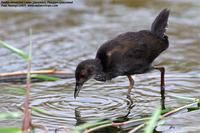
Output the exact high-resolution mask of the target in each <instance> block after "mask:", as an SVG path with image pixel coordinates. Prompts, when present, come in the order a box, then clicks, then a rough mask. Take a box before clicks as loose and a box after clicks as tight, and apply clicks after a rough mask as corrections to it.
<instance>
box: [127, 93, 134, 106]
mask: <svg viewBox="0 0 200 133" xmlns="http://www.w3.org/2000/svg"><path fill="white" fill-rule="evenodd" d="M127 99H128V102H127V105H128V106H129V107H128V109H131V108H133V106H134V105H133V100H132V98H131V95H130V94H128V95H127Z"/></svg>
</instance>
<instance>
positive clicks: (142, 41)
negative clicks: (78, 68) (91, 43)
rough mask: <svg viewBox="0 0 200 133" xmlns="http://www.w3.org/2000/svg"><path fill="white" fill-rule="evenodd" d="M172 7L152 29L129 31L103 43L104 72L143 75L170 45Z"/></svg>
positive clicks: (158, 18) (112, 75)
mask: <svg viewBox="0 0 200 133" xmlns="http://www.w3.org/2000/svg"><path fill="white" fill-rule="evenodd" d="M168 16H169V10H167V9H164V10H162V11H161V12H160V13H159V15H158V16H157V17H156V19H155V20H154V22H153V23H152V25H151V30H150V31H148V30H142V31H138V32H126V33H124V34H120V35H118V36H117V37H115V38H114V39H112V40H109V41H107V42H106V43H104V44H103V45H102V46H101V47H100V48H99V49H98V51H97V54H96V59H98V60H100V61H101V64H102V66H103V72H104V73H105V74H107V75H108V77H109V78H114V77H116V76H121V75H131V74H140V73H144V72H146V71H148V70H149V68H150V66H151V63H152V62H153V61H154V59H155V58H156V57H157V56H158V55H159V54H160V53H161V52H163V51H164V50H165V49H167V48H168V45H169V43H168V37H167V36H166V35H165V34H164V33H165V31H166V30H165V28H166V27H167V21H168Z"/></svg>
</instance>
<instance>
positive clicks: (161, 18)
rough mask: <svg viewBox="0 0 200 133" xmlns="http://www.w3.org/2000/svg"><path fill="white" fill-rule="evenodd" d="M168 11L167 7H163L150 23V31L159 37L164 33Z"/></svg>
mask: <svg viewBox="0 0 200 133" xmlns="http://www.w3.org/2000/svg"><path fill="white" fill-rule="evenodd" d="M169 12H170V11H169V10H168V9H163V10H162V11H161V12H160V13H159V15H158V16H157V17H156V19H155V20H154V22H153V23H152V25H151V32H152V33H153V34H154V35H156V36H158V37H160V38H163V37H164V35H165V34H164V33H165V32H166V28H167V22H168V17H169Z"/></svg>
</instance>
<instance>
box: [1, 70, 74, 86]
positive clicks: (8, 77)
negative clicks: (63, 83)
mask: <svg viewBox="0 0 200 133" xmlns="http://www.w3.org/2000/svg"><path fill="white" fill-rule="evenodd" d="M30 73H31V74H38V75H40V74H42V75H46V76H53V77H55V78H60V79H67V78H74V74H73V73H72V72H71V73H70V71H68V70H65V71H63V70H55V69H49V70H36V71H31V72H30ZM26 74H27V72H25V71H19V72H11V73H0V83H2V82H6V83H7V82H11V83H13V82H14V83H15V82H19V83H24V82H25V80H26ZM31 79H32V82H41V81H44V80H42V79H38V78H33V77H32V78H31Z"/></svg>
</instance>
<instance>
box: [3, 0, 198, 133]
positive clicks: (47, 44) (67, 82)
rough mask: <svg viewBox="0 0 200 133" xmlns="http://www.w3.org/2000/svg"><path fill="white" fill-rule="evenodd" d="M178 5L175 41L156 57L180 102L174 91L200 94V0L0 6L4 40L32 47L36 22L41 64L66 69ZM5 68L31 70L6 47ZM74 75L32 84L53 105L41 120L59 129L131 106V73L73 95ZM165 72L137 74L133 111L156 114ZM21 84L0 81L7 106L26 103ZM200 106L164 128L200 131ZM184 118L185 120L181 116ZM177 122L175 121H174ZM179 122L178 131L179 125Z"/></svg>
mask: <svg viewBox="0 0 200 133" xmlns="http://www.w3.org/2000/svg"><path fill="white" fill-rule="evenodd" d="M165 7H168V8H169V9H170V10H171V15H170V19H169V28H168V31H167V34H168V35H169V39H170V47H169V49H168V50H167V51H166V52H164V53H163V54H162V55H161V56H160V57H159V58H158V59H157V60H156V61H155V64H159V65H162V66H165V68H166V94H167V98H166V105H167V106H168V107H179V106H181V105H185V104H187V103H188V102H187V101H182V100H177V99H175V98H173V97H172V95H178V96H188V97H196V98H198V97H200V54H199V49H200V45H199V38H200V26H199V23H200V14H199V12H200V8H199V7H200V4H199V2H198V1H195V0H191V1H189V2H185V1H183V0H182V1H178V2H177V1H176V2H175V1H172V0H165V1H162V2H158V1H156V0H155V1H151V2H150V1H146V0H142V1H137V2H130V1H128V0H125V1H123V2H120V1H115V2H114V1H100V0H98V1H92V0H84V1H81V2H75V3H74V4H72V5H68V6H67V7H66V8H56V9H50V8H46V9H44V8H33V9H27V8H21V9H16V8H12V9H11V8H1V9H0V29H1V30H0V39H1V40H4V41H6V42H7V43H9V44H11V45H13V46H15V47H17V48H20V49H22V50H24V51H28V43H29V35H28V30H29V28H30V27H32V29H33V36H32V41H33V64H32V67H33V69H34V70H38V69H49V68H51V69H53V68H55V69H60V70H69V71H71V72H72V73H73V72H74V70H75V68H76V65H77V64H78V63H79V62H80V61H82V60H84V59H87V58H94V56H95V51H96V50H97V48H98V47H99V46H100V45H101V44H102V43H103V42H105V41H106V40H108V39H111V38H113V37H115V36H116V35H118V34H120V33H123V32H126V31H138V30H141V29H147V28H149V27H150V25H151V23H152V21H153V19H154V18H155V16H156V15H157V14H158V12H159V11H160V10H161V9H162V8H165ZM0 55H1V56H0V62H1V66H0V72H1V73H3V72H13V71H20V70H25V69H26V63H25V62H24V60H23V59H20V58H19V57H18V56H15V55H14V54H10V52H8V51H7V50H5V49H2V48H1V49H0ZM74 84H75V80H74V78H70V79H63V80H58V81H55V82H40V83H33V84H32V89H31V105H32V106H34V107H39V108H41V109H43V110H46V112H45V113H41V112H32V119H33V122H35V123H40V124H43V125H45V126H47V127H48V128H49V129H50V130H51V131H52V132H53V131H54V130H55V129H56V128H58V127H62V126H63V127H67V128H69V129H73V128H74V127H75V126H76V125H79V124H81V123H85V122H87V121H90V120H96V119H99V118H108V119H116V118H118V117H121V116H124V115H126V114H127V113H128V110H127V108H128V106H127V102H128V99H127V98H126V92H127V88H128V84H129V82H128V79H127V78H126V77H118V78H115V79H113V80H112V81H110V82H106V83H101V82H97V81H95V80H90V81H88V82H87V83H86V84H85V86H84V88H83V89H82V91H81V92H80V94H79V97H78V98H77V99H76V100H75V99H74V98H73V91H74ZM159 84H160V78H159V72H157V71H152V72H151V73H147V74H142V75H136V76H135V88H134V90H133V91H132V97H133V98H134V104H135V106H134V107H133V108H132V110H130V114H129V116H128V118H130V119H134V118H140V117H145V116H149V115H151V113H152V112H153V111H154V109H155V107H157V106H159V105H160V89H159ZM19 86H20V87H23V86H24V85H20V84H0V88H1V90H0V91H1V93H2V95H1V96H0V106H1V108H0V111H1V112H3V111H8V110H9V111H16V110H21V107H22V104H23V100H24V96H23V95H21V94H18V93H15V92H12V91H7V89H6V88H8V87H19ZM199 115H200V113H199V111H195V112H193V113H191V114H189V115H187V114H185V115H181V116H174V117H175V118H176V119H175V120H174V119H173V118H171V119H172V120H173V125H170V124H172V123H171V122H170V118H169V123H166V124H165V125H163V126H160V127H159V130H161V131H165V132H178V131H179V130H177V128H178V129H180V131H182V132H188V131H191V130H192V131H194V132H195V131H196V132H197V131H200V129H199V126H198V124H197V123H199V119H198V120H197V119H196V120H194V119H193V118H197V117H199ZM180 121H181V122H180ZM20 122H21V118H20V119H17V120H12V121H0V126H1V127H4V126H7V125H15V126H16V125H17V126H20V125H21V123H20ZM171 126H174V128H170V127H171ZM173 129H174V130H173Z"/></svg>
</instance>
